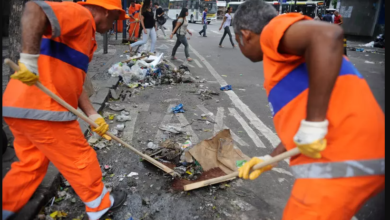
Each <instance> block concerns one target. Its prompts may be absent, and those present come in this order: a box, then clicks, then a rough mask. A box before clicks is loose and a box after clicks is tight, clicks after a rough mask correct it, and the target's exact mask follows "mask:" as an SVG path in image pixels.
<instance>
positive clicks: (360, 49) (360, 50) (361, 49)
mask: <svg viewBox="0 0 390 220" xmlns="http://www.w3.org/2000/svg"><path fill="white" fill-rule="evenodd" d="M356 51H357V52H364V49H363V48H357V49H356Z"/></svg>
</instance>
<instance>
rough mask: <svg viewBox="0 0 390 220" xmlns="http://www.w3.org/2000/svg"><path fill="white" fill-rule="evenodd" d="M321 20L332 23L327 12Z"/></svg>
mask: <svg viewBox="0 0 390 220" xmlns="http://www.w3.org/2000/svg"><path fill="white" fill-rule="evenodd" d="M322 20H323V21H325V22H328V23H332V15H330V12H329V11H327V12H326V14H325V15H324V16H323V17H322Z"/></svg>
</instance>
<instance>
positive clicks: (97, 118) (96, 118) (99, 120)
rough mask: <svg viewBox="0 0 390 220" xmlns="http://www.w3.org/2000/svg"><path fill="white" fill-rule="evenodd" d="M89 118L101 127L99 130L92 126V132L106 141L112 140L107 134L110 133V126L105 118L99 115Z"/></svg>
mask: <svg viewBox="0 0 390 220" xmlns="http://www.w3.org/2000/svg"><path fill="white" fill-rule="evenodd" d="M89 118H90V119H92V120H93V121H94V122H95V123H96V124H97V125H99V126H98V127H97V128H94V127H92V126H91V129H92V131H93V132H95V133H97V134H98V135H100V136H102V137H103V138H105V139H106V140H111V137H110V136H108V135H106V134H105V133H106V132H107V131H108V124H107V123H106V121H105V120H104V118H103V117H102V116H100V115H99V114H93V115H90V116H89Z"/></svg>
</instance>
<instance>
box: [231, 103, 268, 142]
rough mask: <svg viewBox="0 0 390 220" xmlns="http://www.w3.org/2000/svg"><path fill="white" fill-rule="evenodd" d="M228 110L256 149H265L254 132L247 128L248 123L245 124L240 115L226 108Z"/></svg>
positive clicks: (232, 109) (233, 109)
mask: <svg viewBox="0 0 390 220" xmlns="http://www.w3.org/2000/svg"><path fill="white" fill-rule="evenodd" d="M228 109H229V111H230V113H231V114H232V115H233V116H234V117H235V118H236V119H237V121H238V122H240V124H241V126H242V127H243V128H244V130H245V131H246V133H247V134H248V136H249V137H250V138H251V139H252V141H253V143H254V144H255V145H256V147H259V148H266V147H265V145H264V144H263V142H262V141H261V140H260V138H259V137H258V136H257V134H256V133H255V131H254V130H253V129H252V128H251V127H249V125H248V123H246V121H245V120H244V119H243V118H242V117H241V115H240V114H238V112H237V110H236V109H235V108H228Z"/></svg>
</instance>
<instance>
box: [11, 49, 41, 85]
mask: <svg viewBox="0 0 390 220" xmlns="http://www.w3.org/2000/svg"><path fill="white" fill-rule="evenodd" d="M38 57H39V54H26V53H21V54H20V60H19V62H18V63H19V71H17V72H16V73H14V74H12V75H11V78H12V79H17V80H20V81H21V82H22V83H25V84H27V85H29V86H32V85H34V84H35V83H36V82H37V81H38V80H39V73H38Z"/></svg>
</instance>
